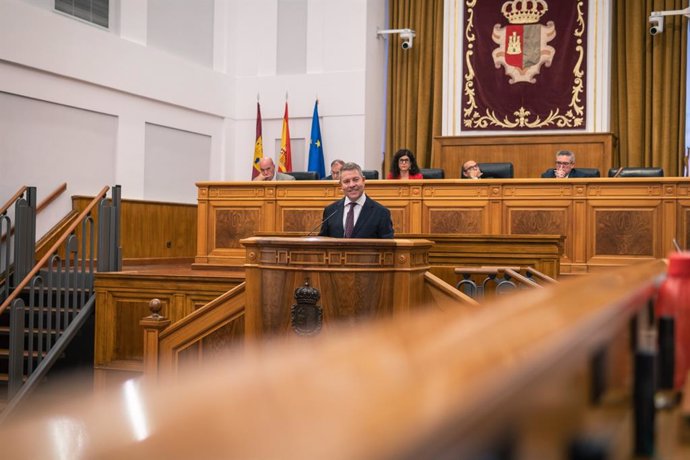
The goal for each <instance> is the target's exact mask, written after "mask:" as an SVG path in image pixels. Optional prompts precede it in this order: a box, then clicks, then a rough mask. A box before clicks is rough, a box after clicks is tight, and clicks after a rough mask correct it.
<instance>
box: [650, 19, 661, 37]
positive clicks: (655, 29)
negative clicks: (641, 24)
mask: <svg viewBox="0 0 690 460" xmlns="http://www.w3.org/2000/svg"><path fill="white" fill-rule="evenodd" d="M649 23H650V24H651V26H650V27H649V33H650V34H652V35H656V34H658V33H661V32H663V31H664V17H663V16H649Z"/></svg>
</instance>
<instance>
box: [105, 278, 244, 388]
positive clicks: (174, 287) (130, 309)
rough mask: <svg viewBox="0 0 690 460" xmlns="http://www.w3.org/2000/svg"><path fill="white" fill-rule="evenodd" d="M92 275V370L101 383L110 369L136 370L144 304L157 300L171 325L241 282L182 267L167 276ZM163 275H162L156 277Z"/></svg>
mask: <svg viewBox="0 0 690 460" xmlns="http://www.w3.org/2000/svg"><path fill="white" fill-rule="evenodd" d="M156 270H157V271H155V272H154V273H145V272H141V271H138V270H137V271H124V272H108V273H98V274H96V280H95V292H96V320H95V339H94V367H95V368H96V369H99V370H100V371H101V373H102V374H103V375H101V376H100V377H99V379H100V381H103V382H107V381H108V374H109V373H110V372H111V371H118V370H122V369H125V370H127V371H130V372H136V371H139V372H141V366H142V359H143V341H142V330H141V326H140V324H139V322H140V320H141V319H142V318H144V317H146V316H148V315H149V314H150V309H149V302H150V301H151V299H153V298H158V299H160V301H161V305H162V308H161V312H160V314H161V315H163V316H165V317H166V318H167V319H169V320H170V321H171V322H172V323H173V324H174V323H175V322H177V321H179V320H181V319H183V318H185V317H186V316H187V315H189V314H191V313H192V312H193V311H194V310H195V309H196V308H198V307H199V304H200V303H202V302H204V300H207V301H210V300H212V299H215V298H216V297H218V296H220V295H221V294H223V293H225V292H226V291H228V290H230V289H232V288H233V287H235V286H237V285H238V284H240V283H241V282H243V281H244V278H243V277H237V276H236V275H232V274H223V273H218V272H212V273H209V272H205V271H201V270H191V269H186V270H183V271H182V272H179V273H170V269H169V268H165V267H162V268H157V269H156ZM162 273H167V274H162Z"/></svg>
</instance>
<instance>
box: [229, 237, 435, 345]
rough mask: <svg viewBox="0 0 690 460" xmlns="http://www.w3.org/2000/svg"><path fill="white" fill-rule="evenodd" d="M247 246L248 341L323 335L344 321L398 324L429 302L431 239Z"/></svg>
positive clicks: (305, 240) (268, 240)
mask: <svg viewBox="0 0 690 460" xmlns="http://www.w3.org/2000/svg"><path fill="white" fill-rule="evenodd" d="M241 243H242V245H243V246H244V247H245V248H246V263H245V265H244V267H245V274H246V282H247V284H246V285H247V293H246V295H247V298H246V299H247V303H246V311H245V334H246V338H247V339H248V340H252V339H256V338H260V337H263V336H267V335H294V334H296V335H317V334H319V333H320V332H321V331H322V330H323V329H327V328H328V327H329V326H330V325H332V324H334V323H337V322H340V323H342V322H355V323H356V322H359V321H361V320H368V319H373V318H380V317H390V316H392V315H395V314H397V313H400V312H407V311H409V310H411V309H412V308H414V307H416V306H420V305H423V304H425V302H427V301H428V300H429V299H428V298H426V297H427V290H426V289H425V287H424V283H425V280H424V275H425V273H426V272H427V271H428V270H429V257H428V252H429V249H430V248H431V246H432V244H433V243H432V242H431V241H428V240H423V239H419V240H411V239H395V240H393V239H391V240H381V239H350V238H348V239H340V238H324V237H302V238H294V237H292V238H291V237H252V238H247V239H243V240H242V241H241Z"/></svg>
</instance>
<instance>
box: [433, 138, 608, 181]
mask: <svg viewBox="0 0 690 460" xmlns="http://www.w3.org/2000/svg"><path fill="white" fill-rule="evenodd" d="M558 150H571V151H572V152H574V153H575V159H576V166H579V167H583V168H598V169H599V171H600V172H601V174H602V175H606V173H607V172H608V170H609V168H611V167H612V158H613V134H611V133H576V134H541V135H539V134H527V135H514V136H504V135H501V136H485V135H481V136H439V137H436V138H434V143H433V155H432V158H433V161H432V165H431V167H433V168H443V170H444V171H445V173H446V177H447V178H455V177H458V178H459V177H460V168H461V167H462V164H463V163H464V162H465V161H467V160H475V161H478V162H480V163H482V162H487V163H494V162H504V161H508V162H511V163H513V168H514V170H515V177H524V178H527V177H533V178H538V177H540V176H541V173H543V172H544V171H545V170H546V169H548V168H550V167H553V166H554V161H555V159H556V156H555V155H556V152H557V151H558Z"/></svg>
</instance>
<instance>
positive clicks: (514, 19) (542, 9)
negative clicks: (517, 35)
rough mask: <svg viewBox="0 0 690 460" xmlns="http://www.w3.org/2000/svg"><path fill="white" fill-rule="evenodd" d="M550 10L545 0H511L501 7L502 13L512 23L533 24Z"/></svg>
mask: <svg viewBox="0 0 690 460" xmlns="http://www.w3.org/2000/svg"><path fill="white" fill-rule="evenodd" d="M548 10H549V5H547V4H546V2H545V1H544V0H511V1H507V2H505V3H504V4H503V6H502V7H501V13H503V16H505V18H506V19H507V20H508V22H510V23H511V24H533V23H535V22H539V19H540V18H541V17H542V16H543V15H544V13H546V12H547V11H548Z"/></svg>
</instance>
